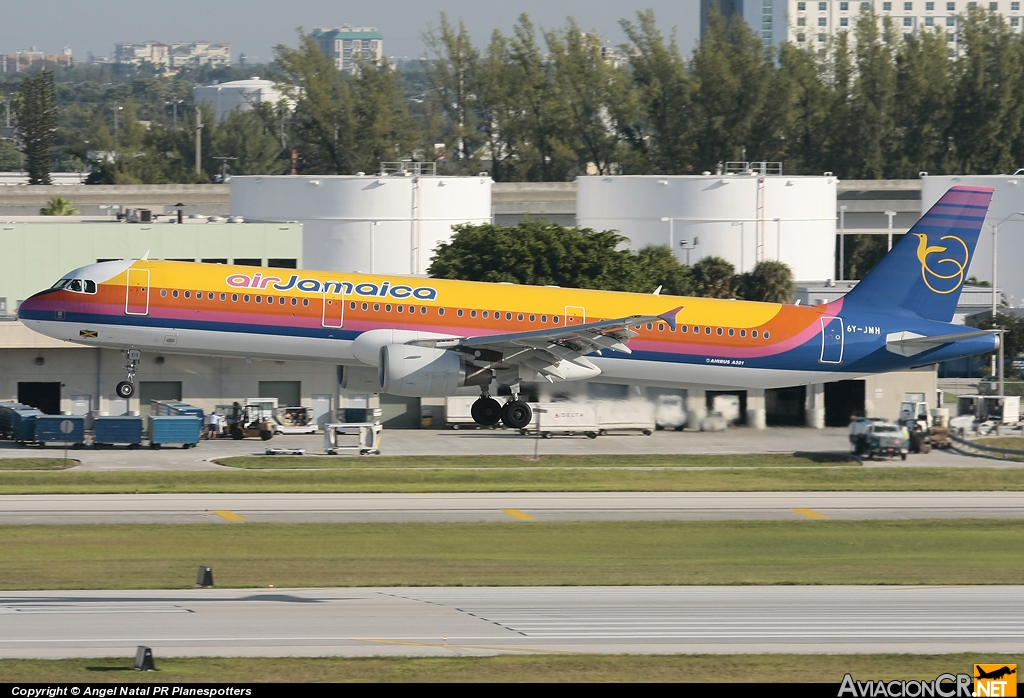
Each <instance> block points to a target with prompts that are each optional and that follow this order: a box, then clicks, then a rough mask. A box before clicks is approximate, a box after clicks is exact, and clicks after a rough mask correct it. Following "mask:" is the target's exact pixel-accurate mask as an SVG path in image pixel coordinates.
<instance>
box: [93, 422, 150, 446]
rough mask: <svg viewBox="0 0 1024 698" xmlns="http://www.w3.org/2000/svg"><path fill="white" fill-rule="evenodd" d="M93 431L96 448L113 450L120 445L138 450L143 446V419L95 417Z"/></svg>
mask: <svg viewBox="0 0 1024 698" xmlns="http://www.w3.org/2000/svg"><path fill="white" fill-rule="evenodd" d="M92 430H93V439H92V444H93V447H95V448H112V447H113V446H115V445H118V444H124V445H125V446H127V447H128V448H138V447H139V446H140V445H142V417H132V416H130V415H124V416H120V417H93V420H92Z"/></svg>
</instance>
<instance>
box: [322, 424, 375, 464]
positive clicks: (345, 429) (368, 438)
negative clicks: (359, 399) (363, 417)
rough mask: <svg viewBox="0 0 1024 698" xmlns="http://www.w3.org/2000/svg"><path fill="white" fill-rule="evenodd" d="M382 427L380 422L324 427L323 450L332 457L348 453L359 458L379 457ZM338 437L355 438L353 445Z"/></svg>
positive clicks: (327, 425) (326, 425)
mask: <svg viewBox="0 0 1024 698" xmlns="http://www.w3.org/2000/svg"><path fill="white" fill-rule="evenodd" d="M383 431H384V427H382V426H381V425H380V422H345V423H335V424H325V425H324V450H325V451H326V452H327V453H328V454H329V455H332V456H336V455H338V453H343V452H345V451H349V452H351V453H358V454H359V455H361V456H365V455H367V454H372V455H375V456H376V455H380V438H381V433H382V432H383ZM339 436H355V437H356V439H355V443H352V442H351V441H350V442H349V443H346V442H345V441H344V440H341V439H339V438H338V437H339Z"/></svg>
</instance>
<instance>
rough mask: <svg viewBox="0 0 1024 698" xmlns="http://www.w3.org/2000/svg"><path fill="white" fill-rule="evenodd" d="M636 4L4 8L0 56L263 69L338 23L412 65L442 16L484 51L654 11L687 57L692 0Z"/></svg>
mask: <svg viewBox="0 0 1024 698" xmlns="http://www.w3.org/2000/svg"><path fill="white" fill-rule="evenodd" d="M637 2H638V3H639V4H637V5H631V4H629V3H618V2H616V3H612V2H593V0H591V1H589V2H588V1H587V0H562V1H561V2H556V3H552V2H542V1H541V0H519V2H518V3H508V2H494V1H493V0H473V1H470V0H380V1H379V2H377V3H374V4H367V3H359V4H356V3H339V2H336V1H333V2H332V1H330V0H298V1H297V2H291V3H281V2H278V1H276V0H275V1H273V2H272V1H270V0H245V1H242V0H221V1H219V2H215V3H211V2H200V1H199V0H178V2H176V3H173V4H169V5H159V6H157V5H156V4H155V3H140V2H138V0H92V2H90V3H81V2H77V1H75V2H72V0H56V1H55V2H50V3H44V5H43V6H39V5H31V4H24V3H17V4H14V5H12V6H10V7H6V8H4V21H3V22H0V54H3V53H16V52H18V51H21V50H29V49H30V48H31V47H33V46H35V47H36V49H37V50H39V51H42V52H44V53H60V52H61V50H62V49H63V48H64V47H65V46H70V47H71V48H72V50H73V52H74V58H75V61H76V62H84V61H87V60H88V56H89V54H93V55H94V56H97V57H101V56H110V55H111V54H112V53H113V52H114V44H116V43H119V42H133V43H141V42H144V41H149V40H155V41H161V42H165V43H170V42H172V41H198V40H204V41H212V42H218V43H220V42H223V43H229V44H231V54H232V60H233V61H235V62H237V60H238V56H239V55H240V54H242V53H244V54H246V57H247V60H249V61H250V62H256V63H266V62H268V61H270V60H271V59H272V58H273V47H274V46H275V45H277V44H286V45H290V46H294V45H295V44H296V40H297V34H296V29H297V28H298V27H300V26H301V27H303V28H304V29H305V30H306V31H307V32H308V31H312V29H313V27H335V26H339V25H341V24H351V25H353V26H375V27H377V28H378V29H379V30H380V32H381V34H382V35H383V36H384V52H385V54H386V55H388V56H407V57H409V58H418V57H420V56H422V55H423V54H424V53H425V51H426V47H425V46H424V44H423V33H424V32H425V31H426V30H427V29H428V26H429V25H435V26H436V25H437V23H438V20H439V18H440V14H441V12H446V13H447V14H448V16H449V18H450V19H451V20H452V21H455V22H457V21H458V20H459V19H462V20H464V21H465V23H466V27H467V29H468V30H469V32H470V34H471V35H472V36H473V39H474V41H475V42H476V43H477V44H478V45H480V46H483V45H486V44H487V42H488V40H489V39H490V35H491V32H492V31H493V30H494V29H499V30H501V31H502V32H503V33H505V34H509V33H511V30H512V27H513V25H514V24H515V22H516V20H517V18H518V17H519V15H520V14H522V13H523V12H525V13H527V14H528V15H529V16H530V19H531V20H532V21H533V22H534V24H535V25H537V26H539V27H543V28H554V27H560V26H562V25H564V24H565V20H566V17H569V16H572V17H573V18H574V19H575V20H576V22H577V24H579V25H580V27H581V28H582V29H584V30H587V31H589V30H595V31H597V32H598V33H599V34H601V35H602V36H603V37H604V38H605V40H607V41H609V42H610V43H612V44H619V43H622V42H623V41H624V40H625V36H624V35H623V33H622V30H621V29H620V28H619V24H618V22H619V20H620V19H633V18H635V16H636V12H637V10H646V9H653V10H654V12H655V16H656V17H657V19H658V26H659V28H660V29H661V30H662V32H663V33H664V34H665V35H666V36H669V35H670V34H671V33H672V30H673V27H675V29H676V38H677V41H678V42H679V45H680V48H681V49H682V50H683V52H684V54H685V53H689V51H690V50H691V49H692V47H693V44H694V42H696V40H697V37H698V36H699V33H700V20H699V0H637Z"/></svg>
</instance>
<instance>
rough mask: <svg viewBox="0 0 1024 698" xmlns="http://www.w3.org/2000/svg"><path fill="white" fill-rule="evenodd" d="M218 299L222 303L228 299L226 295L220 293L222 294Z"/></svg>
mask: <svg viewBox="0 0 1024 698" xmlns="http://www.w3.org/2000/svg"><path fill="white" fill-rule="evenodd" d="M220 299H221V300H222V301H226V300H227V299H228V294H226V293H222V294H220Z"/></svg>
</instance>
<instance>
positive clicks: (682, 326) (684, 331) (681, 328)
mask: <svg viewBox="0 0 1024 698" xmlns="http://www.w3.org/2000/svg"><path fill="white" fill-rule="evenodd" d="M687 329H688V328H687V326H686V325H680V326H679V331H680V332H682V333H683V334H686V332H687Z"/></svg>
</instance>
